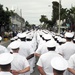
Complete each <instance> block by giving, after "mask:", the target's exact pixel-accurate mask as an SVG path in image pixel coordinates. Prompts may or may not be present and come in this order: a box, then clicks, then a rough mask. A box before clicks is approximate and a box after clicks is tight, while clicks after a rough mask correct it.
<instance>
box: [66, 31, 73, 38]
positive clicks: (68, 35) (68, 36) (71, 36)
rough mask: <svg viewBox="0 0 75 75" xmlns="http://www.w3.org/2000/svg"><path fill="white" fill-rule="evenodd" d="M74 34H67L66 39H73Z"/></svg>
mask: <svg viewBox="0 0 75 75" xmlns="http://www.w3.org/2000/svg"><path fill="white" fill-rule="evenodd" d="M73 36H74V34H73V33H72V32H66V33H65V37H67V38H73Z"/></svg>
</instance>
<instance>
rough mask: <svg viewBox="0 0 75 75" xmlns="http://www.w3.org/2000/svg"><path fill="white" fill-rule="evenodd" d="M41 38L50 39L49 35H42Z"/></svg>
mask: <svg viewBox="0 0 75 75" xmlns="http://www.w3.org/2000/svg"><path fill="white" fill-rule="evenodd" d="M43 38H44V39H52V36H51V35H49V34H44V35H43Z"/></svg>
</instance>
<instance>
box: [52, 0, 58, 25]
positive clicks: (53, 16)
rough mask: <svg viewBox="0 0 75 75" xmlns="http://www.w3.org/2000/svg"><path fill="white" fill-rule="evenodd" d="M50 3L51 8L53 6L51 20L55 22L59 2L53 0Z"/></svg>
mask: <svg viewBox="0 0 75 75" xmlns="http://www.w3.org/2000/svg"><path fill="white" fill-rule="evenodd" d="M52 4H53V6H52V8H53V11H52V12H53V13H52V21H53V23H54V24H55V23H56V20H58V19H59V3H58V2H57V1H53V2H52Z"/></svg>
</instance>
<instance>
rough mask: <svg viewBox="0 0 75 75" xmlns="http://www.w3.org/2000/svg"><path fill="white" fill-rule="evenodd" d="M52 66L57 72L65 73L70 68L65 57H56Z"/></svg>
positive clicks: (52, 61)
mask: <svg viewBox="0 0 75 75" xmlns="http://www.w3.org/2000/svg"><path fill="white" fill-rule="evenodd" d="M51 66H52V67H53V68H54V69H56V70H59V71H63V70H66V69H67V68H68V62H67V60H65V59H64V58H63V57H54V58H53V59H52V60H51Z"/></svg>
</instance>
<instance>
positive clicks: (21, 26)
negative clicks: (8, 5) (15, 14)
mask: <svg viewBox="0 0 75 75" xmlns="http://www.w3.org/2000/svg"><path fill="white" fill-rule="evenodd" d="M20 16H21V30H22V9H20Z"/></svg>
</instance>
